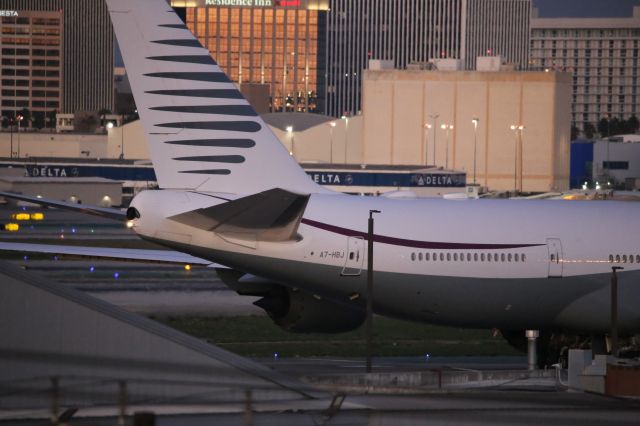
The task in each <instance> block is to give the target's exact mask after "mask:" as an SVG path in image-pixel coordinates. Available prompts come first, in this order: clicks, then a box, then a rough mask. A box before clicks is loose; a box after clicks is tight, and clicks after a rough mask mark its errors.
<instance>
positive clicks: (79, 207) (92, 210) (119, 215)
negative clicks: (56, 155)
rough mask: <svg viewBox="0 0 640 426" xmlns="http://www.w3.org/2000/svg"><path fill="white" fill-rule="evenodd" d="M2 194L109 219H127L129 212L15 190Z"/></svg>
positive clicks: (2, 195)
mask: <svg viewBox="0 0 640 426" xmlns="http://www.w3.org/2000/svg"><path fill="white" fill-rule="evenodd" d="M0 196H1V197H4V198H10V199H13V200H20V201H27V202H29V203H33V204H38V205H41V206H46V207H57V208H59V209H65V210H73V211H76V212H78V213H85V214H90V215H93V216H100V217H106V218H107V219H113V220H118V221H125V220H126V219H127V214H126V213H125V212H124V211H122V210H118V209H111V208H108V207H96V206H89V205H87V204H76V203H68V202H66V201H58V200H51V199H48V198H40V197H32V196H29V195H22V194H15V193H13V192H2V191H0Z"/></svg>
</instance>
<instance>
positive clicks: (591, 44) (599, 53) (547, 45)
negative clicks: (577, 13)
mask: <svg viewBox="0 0 640 426" xmlns="http://www.w3.org/2000/svg"><path fill="white" fill-rule="evenodd" d="M639 42H640V7H636V8H634V11H633V16H631V17H628V18H588V19H586V18H533V19H532V20H531V62H530V68H531V69H537V70H547V69H548V70H565V71H570V72H572V73H573V94H572V111H571V113H572V122H573V124H574V125H575V126H577V127H578V128H579V129H584V126H585V124H586V123H591V124H594V125H595V124H596V123H597V122H598V121H599V120H600V119H602V118H606V117H617V118H620V119H628V118H629V117H631V116H632V115H636V114H637V113H638V102H639V101H640V98H639V93H638V89H639V85H638V52H639V48H640V46H639V45H638V44H639Z"/></svg>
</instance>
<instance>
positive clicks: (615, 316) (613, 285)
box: [611, 266, 624, 357]
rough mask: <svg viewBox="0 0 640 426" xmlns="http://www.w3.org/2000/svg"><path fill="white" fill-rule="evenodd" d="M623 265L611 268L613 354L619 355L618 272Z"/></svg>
mask: <svg viewBox="0 0 640 426" xmlns="http://www.w3.org/2000/svg"><path fill="white" fill-rule="evenodd" d="M621 269H624V268H623V267H622V266H613V267H612V268H611V355H613V356H616V357H617V356H618V274H617V272H616V271H618V270H621Z"/></svg>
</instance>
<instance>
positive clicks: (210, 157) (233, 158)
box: [174, 155, 245, 164]
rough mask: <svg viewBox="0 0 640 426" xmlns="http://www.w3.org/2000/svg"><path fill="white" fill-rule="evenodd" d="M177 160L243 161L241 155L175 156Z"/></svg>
mask: <svg viewBox="0 0 640 426" xmlns="http://www.w3.org/2000/svg"><path fill="white" fill-rule="evenodd" d="M174 160H178V161H201V162H203V163H236V164H238V163H244V160H245V158H244V157H243V156H242V155H198V156H192V157H175V158H174Z"/></svg>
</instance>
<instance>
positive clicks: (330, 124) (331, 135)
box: [329, 121, 336, 164]
mask: <svg viewBox="0 0 640 426" xmlns="http://www.w3.org/2000/svg"><path fill="white" fill-rule="evenodd" d="M335 127H336V122H335V121H332V122H330V123H329V137H330V138H331V141H330V142H331V144H330V145H329V146H330V147H329V163H331V164H333V129H334V128H335Z"/></svg>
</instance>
